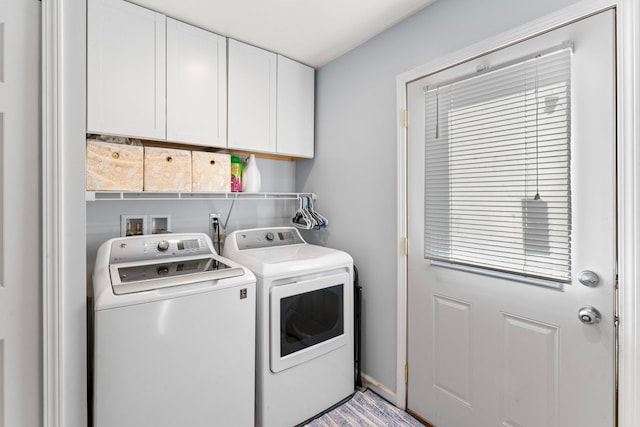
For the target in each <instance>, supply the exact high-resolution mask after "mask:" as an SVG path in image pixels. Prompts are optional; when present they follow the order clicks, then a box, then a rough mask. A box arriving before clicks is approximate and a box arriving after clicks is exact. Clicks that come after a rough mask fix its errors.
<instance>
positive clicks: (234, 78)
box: [227, 39, 277, 153]
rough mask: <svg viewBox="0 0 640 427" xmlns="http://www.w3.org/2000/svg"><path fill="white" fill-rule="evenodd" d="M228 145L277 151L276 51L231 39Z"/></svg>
mask: <svg viewBox="0 0 640 427" xmlns="http://www.w3.org/2000/svg"><path fill="white" fill-rule="evenodd" d="M228 61H229V77H228V78H229V81H228V96H229V100H228V118H229V128H228V139H227V142H228V146H229V148H237V149H240V150H246V151H258V152H270V153H275V152H276V85H277V74H276V73H277V56H276V54H275V53H272V52H268V51H266V50H263V49H259V48H257V47H254V46H250V45H248V44H245V43H241V42H239V41H236V40H231V39H229V56H228Z"/></svg>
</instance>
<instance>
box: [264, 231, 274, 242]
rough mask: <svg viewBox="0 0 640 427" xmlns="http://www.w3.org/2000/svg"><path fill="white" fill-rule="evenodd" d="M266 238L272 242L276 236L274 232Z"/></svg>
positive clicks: (269, 233)
mask: <svg viewBox="0 0 640 427" xmlns="http://www.w3.org/2000/svg"><path fill="white" fill-rule="evenodd" d="M265 237H266V238H267V240H268V241H272V240H273V239H275V237H276V236H274V235H273V233H272V232H268V233H267V235H266V236H265Z"/></svg>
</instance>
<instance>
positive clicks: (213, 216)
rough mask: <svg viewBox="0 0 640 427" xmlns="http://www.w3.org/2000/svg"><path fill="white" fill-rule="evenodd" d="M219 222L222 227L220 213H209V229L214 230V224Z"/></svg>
mask: <svg viewBox="0 0 640 427" xmlns="http://www.w3.org/2000/svg"><path fill="white" fill-rule="evenodd" d="M216 223H217V224H218V228H220V214H219V213H210V214H209V231H212V230H213V225H214V224H216Z"/></svg>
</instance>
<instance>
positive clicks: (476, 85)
mask: <svg viewBox="0 0 640 427" xmlns="http://www.w3.org/2000/svg"><path fill="white" fill-rule="evenodd" d="M570 79H571V50H570V49H568V48H566V49H560V50H555V51H553V52H551V53H547V54H541V55H537V56H536V57H533V58H530V59H527V60H522V61H519V62H516V63H511V64H510V65H508V66H504V67H501V68H499V69H495V70H491V71H487V72H483V73H481V74H479V75H475V76H473V77H469V78H465V79H463V80H459V81H456V82H451V83H447V84H444V85H441V86H438V87H433V88H425V103H426V105H425V107H426V118H425V120H426V136H425V143H426V159H425V160H426V162H425V258H427V259H432V260H439V261H445V262H449V263H454V264H462V265H467V266H472V267H480V268H485V269H491V270H496V271H501V272H507V273H515V274H518V275H523V276H527V277H533V278H542V279H549V280H553V281H559V282H566V281H568V280H569V278H570V275H571V187H570V130H571V125H570V119H571V115H570V113H571V107H570V88H571V84H570Z"/></svg>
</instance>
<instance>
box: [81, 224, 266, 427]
mask: <svg viewBox="0 0 640 427" xmlns="http://www.w3.org/2000/svg"><path fill="white" fill-rule="evenodd" d="M93 287H94V321H93V323H94V327H93V334H94V337H93V338H94V340H93V342H94V350H93V355H94V357H93V368H94V369H93V370H94V375H93V426H94V427H175V426H181V425H184V426H189V427H196V426H198V427H204V426H212V425H219V426H234V427H236V426H238V427H239V426H246V427H252V426H254V410H253V408H254V399H255V389H254V384H255V301H256V299H255V276H254V275H253V273H252V272H251V271H249V270H248V269H246V268H244V267H242V266H240V265H238V264H237V263H235V262H233V261H230V260H227V259H225V258H222V257H221V256H219V255H217V254H216V253H215V250H214V249H213V245H212V244H211V240H210V239H209V237H208V236H207V235H205V234H200V233H197V234H165V235H153V236H136V237H123V238H116V239H111V240H109V241H107V242H105V243H104V244H102V246H100V248H99V250H98V255H97V259H96V266H95V270H94V275H93Z"/></svg>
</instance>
